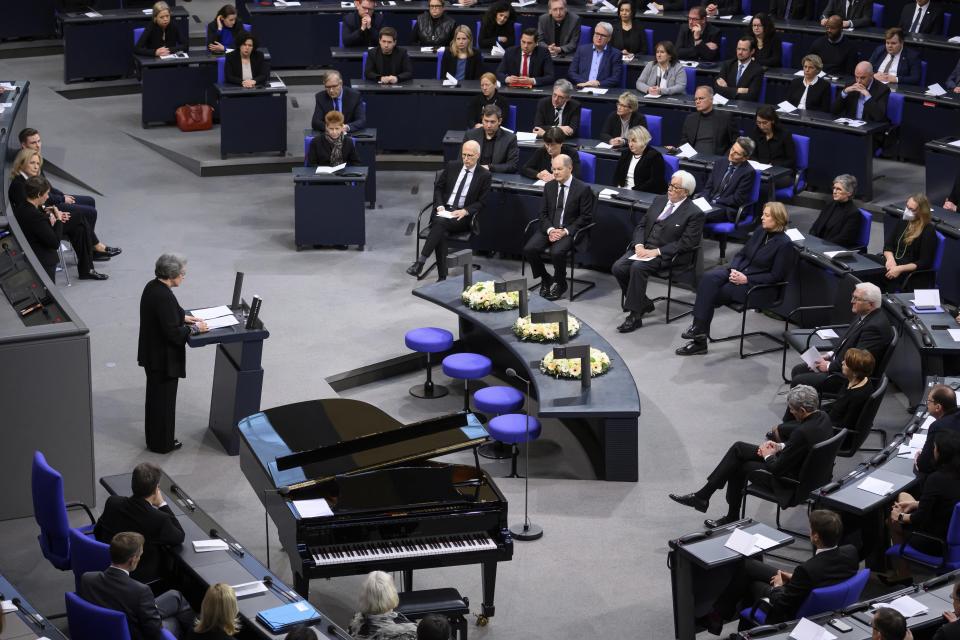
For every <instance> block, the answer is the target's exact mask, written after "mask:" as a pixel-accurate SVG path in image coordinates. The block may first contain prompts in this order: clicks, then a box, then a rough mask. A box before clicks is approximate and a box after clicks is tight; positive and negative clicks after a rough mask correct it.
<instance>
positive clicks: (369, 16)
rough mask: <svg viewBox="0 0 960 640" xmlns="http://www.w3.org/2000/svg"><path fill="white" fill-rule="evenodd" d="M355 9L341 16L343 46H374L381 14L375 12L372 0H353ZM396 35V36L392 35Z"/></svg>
mask: <svg viewBox="0 0 960 640" xmlns="http://www.w3.org/2000/svg"><path fill="white" fill-rule="evenodd" d="M353 4H354V6H355V7H356V9H357V10H356V11H353V12H351V13H348V14H347V15H345V16H344V17H343V46H345V47H375V46H377V40H378V39H379V37H380V27H381V26H383V16H382V15H380V14H379V13H375V12H374V9H375V8H376V6H377V3H376V2H374V0H353ZM394 37H396V36H394Z"/></svg>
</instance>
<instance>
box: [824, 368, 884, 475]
mask: <svg viewBox="0 0 960 640" xmlns="http://www.w3.org/2000/svg"><path fill="white" fill-rule="evenodd" d="M886 392H887V376H882V377H881V378H880V384H879V385H878V386H877V388H876V389H874V390H873V393H871V394H870V398H868V399H867V401H866V402H865V403H864V405H863V408H862V409H861V410H860V415H859V416H857V421H856V422H855V423H853V425H851V427H850V429H847V439H846V440H844V442H843V444H842V445H841V447H840V450H839V451H837V455H838V456H841V457H843V458H852V457H853V456H854V455H855V454H856V453H857V452H858V451H880V450H881V449H883V448H884V447H886V446H887V432H886V431H884V430H883V429H875V428H874V426H873V419H874V418H876V417H877V411H879V410H880V403H882V402H883V395H884V394H885V393H886ZM833 430H834V432H835V433H839V432H840V429H838V428H836V427H834V428H833ZM871 433H876V434H877V435H879V436H880V447H879V448H869V447H864V446H863V443H864V442H866V441H867V438H868V437H870V434H871Z"/></svg>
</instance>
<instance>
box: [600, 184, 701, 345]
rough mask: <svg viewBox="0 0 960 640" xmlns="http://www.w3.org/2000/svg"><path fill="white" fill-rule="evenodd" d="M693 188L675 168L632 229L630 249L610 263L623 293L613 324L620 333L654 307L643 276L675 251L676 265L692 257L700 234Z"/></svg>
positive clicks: (658, 267) (637, 323)
mask: <svg viewBox="0 0 960 640" xmlns="http://www.w3.org/2000/svg"><path fill="white" fill-rule="evenodd" d="M696 188H697V182H696V180H695V179H694V177H693V176H692V175H690V174H689V173H687V172H686V171H677V172H675V173H674V174H673V176H672V177H671V178H670V186H669V188H668V189H667V195H665V196H657V197H656V198H654V199H653V203H651V205H650V207H649V208H648V209H647V213H646V214H644V216H643V219H642V220H641V221H640V224H638V225H637V228H636V229H634V230H633V250H632V251H628V252H627V254H626V255H625V256H623V257H622V258H620V259H619V260H617V261H616V262H615V263H614V264H613V268H612V269H611V271H612V272H613V275H614V277H616V279H617V282H618V283H619V284H620V290H621V291H622V292H623V295H624V296H625V300H624V303H623V309H624V310H625V311H627V312H629V313H628V315H627V318H626V319H625V320H624V321H623V324H621V325H620V326H619V327H617V331H619V332H620V333H630V332H631V331H635V330H637V329H639V328H640V327H642V326H643V314H645V313H650V312H652V311H653V310H654V308H655V307H654V304H653V301H651V300H650V298H648V297H647V280H648V279H649V278H650V276H651V275H652V274H654V273H656V272H658V271H660V270H661V269H664V268H666V267H667V265H669V264H670V261H671V260H672V259H673V257H674V256H676V255H678V254H684V255H682V256H681V257H678V258H677V263H676V264H677V266H680V265H683V264H689V263H690V262H692V261H693V260H694V259H695V258H696V256H695V255H694V254H693V253H692V252H691V250H692V249H693V248H694V247H695V246H697V245H698V244H700V240H701V239H702V237H703V212H702V211H701V210H700V208H699V207H698V206H697V205H695V204H693V199H692V198H691V196H692V195H693V192H694V191H695V190H696ZM685 252H687V253H685ZM634 256H635V258H634Z"/></svg>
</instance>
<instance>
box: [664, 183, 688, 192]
mask: <svg viewBox="0 0 960 640" xmlns="http://www.w3.org/2000/svg"><path fill="white" fill-rule="evenodd" d="M670 189H673V190H674V191H683V190H684V189H683V187H681V186H678V185H675V184H668V185H667V190H670Z"/></svg>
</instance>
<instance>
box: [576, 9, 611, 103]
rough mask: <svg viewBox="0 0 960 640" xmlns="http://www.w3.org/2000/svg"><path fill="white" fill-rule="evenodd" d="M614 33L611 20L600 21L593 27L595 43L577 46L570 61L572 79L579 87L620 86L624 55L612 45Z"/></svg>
mask: <svg viewBox="0 0 960 640" xmlns="http://www.w3.org/2000/svg"><path fill="white" fill-rule="evenodd" d="M612 33H613V26H612V25H611V24H610V23H609V22H600V23H598V24H597V26H596V27H594V28H593V44H589V45H587V44H584V45H581V46H579V47H577V52H576V53H575V54H573V61H571V63H570V80H572V81H573V82H575V83H576V85H577V88H579V89H583V88H585V87H605V88H611V87H619V86H620V77H621V75H622V69H623V60H622V58H623V56H622V55H621V54H620V51H619V50H617V49H614V48H613V47H611V46H610V35H611V34H612Z"/></svg>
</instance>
